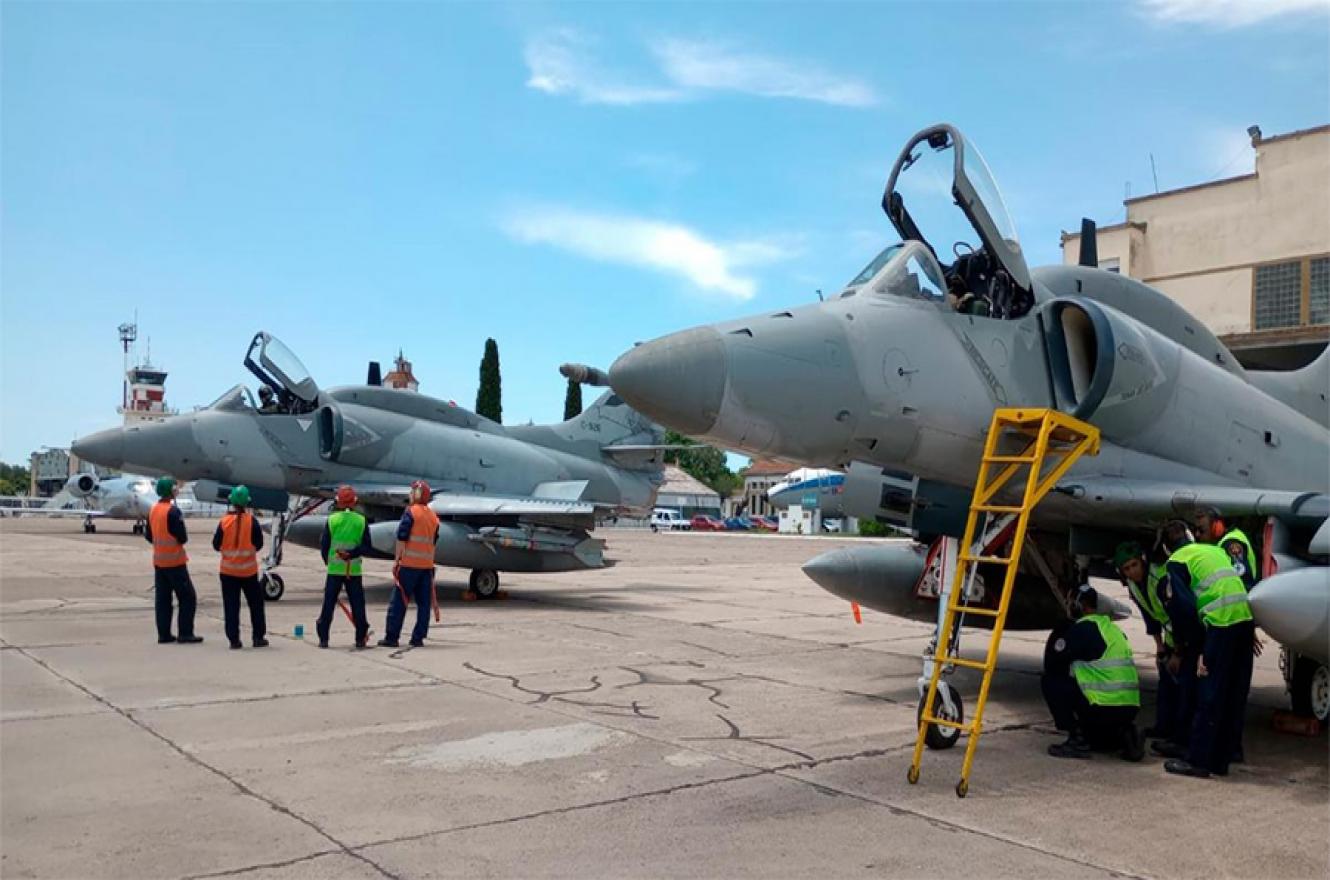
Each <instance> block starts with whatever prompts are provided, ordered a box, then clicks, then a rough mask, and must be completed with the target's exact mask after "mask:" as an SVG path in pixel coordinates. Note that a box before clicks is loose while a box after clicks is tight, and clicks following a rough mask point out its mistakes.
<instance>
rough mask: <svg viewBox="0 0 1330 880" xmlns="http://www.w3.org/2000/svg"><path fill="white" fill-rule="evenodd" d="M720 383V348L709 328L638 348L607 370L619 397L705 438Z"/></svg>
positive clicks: (722, 364)
mask: <svg viewBox="0 0 1330 880" xmlns="http://www.w3.org/2000/svg"><path fill="white" fill-rule="evenodd" d="M725 380H726V362H725V343H724V341H723V340H722V339H721V336H720V334H719V333H718V332H716V331H715V330H714V329H712V328H711V327H698V328H696V329H693V330H685V331H684V332H682V333H675V334H672V335H670V336H665V337H663V338H661V339H656V340H653V341H651V342H646V343H643V344H642V345H639V346H637V347H636V348H634V349H631V350H630V351H627V352H625V353H624V354H622V355H620V356H619V359H618V360H616V361H615V362H614V365H613V366H612V367H610V385H611V386H613V388H614V391H615V392H616V393H617V394H618V395H619V396H620V397H622V398H623V399H624V400H626V401H627V402H628V404H629V405H630V406H632V407H633V408H634V409H636V410H638V411H639V412H642V413H645V414H646V415H648V416H650V417H651V418H653V419H655V420H656V421H658V422H660V423H661V424H664V425H666V426H667V427H670V428H673V429H675V430H676V431H679V432H681V433H684V434H705V433H706V432H707V431H708V430H710V429H711V427H712V426H713V425H715V423H716V417H717V416H718V415H719V413H720V405H721V400H722V398H723V397H724V394H725Z"/></svg>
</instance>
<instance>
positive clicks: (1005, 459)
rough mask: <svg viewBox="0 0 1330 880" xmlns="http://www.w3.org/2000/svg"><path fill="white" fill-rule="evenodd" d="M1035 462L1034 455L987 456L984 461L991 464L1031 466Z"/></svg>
mask: <svg viewBox="0 0 1330 880" xmlns="http://www.w3.org/2000/svg"><path fill="white" fill-rule="evenodd" d="M1034 460H1035V456H1033V455H985V456H984V461H986V462H988V463H989V464H1020V463H1022V462H1023V463H1025V464H1029V463H1030V462H1033V461H1034Z"/></svg>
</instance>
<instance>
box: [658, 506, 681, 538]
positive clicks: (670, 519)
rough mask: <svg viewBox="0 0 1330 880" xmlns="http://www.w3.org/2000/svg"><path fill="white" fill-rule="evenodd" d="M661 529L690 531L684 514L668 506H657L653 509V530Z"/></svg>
mask: <svg viewBox="0 0 1330 880" xmlns="http://www.w3.org/2000/svg"><path fill="white" fill-rule="evenodd" d="M661 529H666V530H668V531H675V530H678V529H682V530H683V531H688V520H686V519H684V518H683V515H682V514H680V513H679V511H677V510H671V509H670V508H668V507H657V508H656V509H655V510H653V511H651V531H653V532H656V531H660V530H661Z"/></svg>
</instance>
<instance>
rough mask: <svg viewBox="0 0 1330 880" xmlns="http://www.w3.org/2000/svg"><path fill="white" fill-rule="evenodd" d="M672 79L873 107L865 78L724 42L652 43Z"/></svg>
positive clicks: (769, 95) (768, 95)
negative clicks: (841, 73)
mask: <svg viewBox="0 0 1330 880" xmlns="http://www.w3.org/2000/svg"><path fill="white" fill-rule="evenodd" d="M652 51H653V52H654V53H655V55H656V58H657V59H658V60H659V61H660V65H661V69H662V70H663V71H664V73H665V75H666V76H667V77H668V78H669V79H670V81H671V82H673V83H675V84H676V85H678V86H680V87H682V88H687V89H700V90H716V91H730V92H742V93H745V94H749V95H760V96H762V97H766V98H800V99H802V100H805V101H818V102H821V103H824V104H837V105H840V106H843V107H871V106H872V105H874V104H876V103H877V96H876V95H874V94H873V90H872V89H871V88H869V87H868V86H867V85H866V84H865V83H863V82H861V81H859V80H856V79H851V78H848V77H842V76H838V75H836V74H832V73H828V72H826V71H824V70H820V69H819V68H817V67H816V66H814V65H811V64H808V63H805V62H800V61H787V60H785V59H782V58H776V57H773V56H770V55H759V54H756V53H752V52H743V51H739V50H736V49H735V48H734V47H732V46H728V45H726V44H723V43H715V42H707V41H693V40H678V39H671V40H661V41H659V42H657V43H656V44H655V45H654V46H652Z"/></svg>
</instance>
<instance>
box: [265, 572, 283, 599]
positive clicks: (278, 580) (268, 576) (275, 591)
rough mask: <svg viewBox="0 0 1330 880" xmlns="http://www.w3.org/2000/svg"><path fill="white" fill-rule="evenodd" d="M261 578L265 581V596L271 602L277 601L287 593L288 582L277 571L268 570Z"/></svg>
mask: <svg viewBox="0 0 1330 880" xmlns="http://www.w3.org/2000/svg"><path fill="white" fill-rule="evenodd" d="M259 578H260V580H262V581H263V597H264V598H265V599H267V600H268V601H269V602H276V601H277V600H278V599H280V598H282V595H283V594H284V593H286V582H285V581H283V580H282V576H281V575H280V574H278V573H277V572H275V571H266V572H264V573H263V574H261V575H259Z"/></svg>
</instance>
